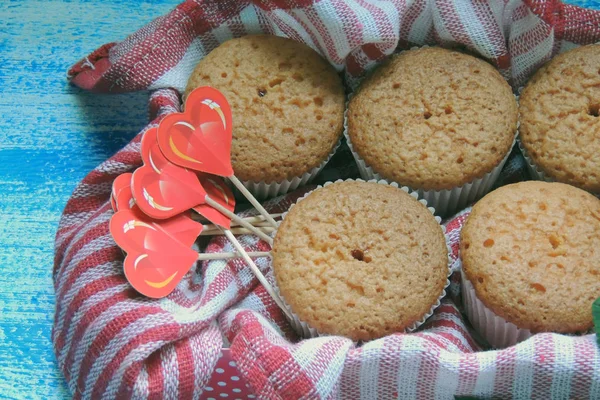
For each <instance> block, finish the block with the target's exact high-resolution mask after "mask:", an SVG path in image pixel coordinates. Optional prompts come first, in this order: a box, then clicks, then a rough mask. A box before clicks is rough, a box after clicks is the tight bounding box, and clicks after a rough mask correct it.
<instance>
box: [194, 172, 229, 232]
mask: <svg viewBox="0 0 600 400" xmlns="http://www.w3.org/2000/svg"><path fill="white" fill-rule="evenodd" d="M199 179H200V183H201V184H202V187H204V190H206V194H207V195H208V197H210V198H211V199H212V200H214V201H216V202H217V203H219V204H221V205H222V206H223V207H225V208H227V209H228V210H229V211H231V212H233V210H234V209H235V198H234V196H233V192H232V191H231V189H230V188H229V186H227V184H226V183H225V181H224V180H223V179H222V178H219V177H217V176H214V175H213V176H211V175H204V174H203V175H200V176H199ZM194 211H196V212H197V213H198V214H200V215H202V216H203V217H204V218H206V219H207V220H209V221H210V222H212V223H213V224H215V225H219V226H221V227H223V228H225V229H229V228H231V218H229V217H227V216H226V215H223V214H221V213H220V212H219V211H217V210H216V209H214V208H212V207H211V206H209V205H208V204H200V205H198V206H196V207H194Z"/></svg>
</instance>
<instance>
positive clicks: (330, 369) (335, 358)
mask: <svg viewBox="0 0 600 400" xmlns="http://www.w3.org/2000/svg"><path fill="white" fill-rule="evenodd" d="M340 342H345V343H341V345H340ZM351 346H352V342H351V341H350V340H348V339H339V338H337V339H330V341H329V342H328V344H327V346H326V347H327V348H329V347H332V349H331V350H328V349H324V351H323V352H322V353H325V354H321V355H320V356H319V361H320V363H322V364H325V370H324V371H323V373H322V374H321V377H320V378H319V379H318V381H317V385H316V388H317V393H318V394H319V398H321V399H328V398H330V396H332V394H333V391H334V390H335V389H336V388H337V385H338V382H339V381H340V376H341V375H342V371H343V370H344V362H345V361H346V357H347V356H348V351H349V350H350V347H351Z"/></svg>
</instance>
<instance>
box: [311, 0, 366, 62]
mask: <svg viewBox="0 0 600 400" xmlns="http://www.w3.org/2000/svg"><path fill="white" fill-rule="evenodd" d="M312 9H313V11H314V13H315V14H317V16H318V17H319V20H320V21H322V26H323V27H324V29H326V30H327V37H329V38H330V39H331V41H332V42H333V46H334V49H335V50H334V54H332V55H331V57H329V59H330V61H333V62H334V63H335V64H336V65H339V66H342V65H343V64H344V59H345V58H346V56H347V55H348V54H349V53H350V44H349V43H348V37H347V35H346V32H345V31H344V26H343V25H342V24H336V23H333V22H334V21H335V20H336V19H337V18H339V17H340V16H339V15H338V14H337V13H336V10H335V8H333V7H332V6H331V4H327V2H321V3H315V5H314V7H313V8H312ZM354 11H355V12H356V10H354ZM304 15H305V16H306V12H305V13H304ZM317 32H318V31H317ZM319 37H320V38H323V35H321V34H319ZM323 42H324V43H325V41H324V38H323ZM324 48H326V47H324Z"/></svg>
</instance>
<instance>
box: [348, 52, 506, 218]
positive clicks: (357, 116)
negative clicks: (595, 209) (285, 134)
mask: <svg viewBox="0 0 600 400" xmlns="http://www.w3.org/2000/svg"><path fill="white" fill-rule="evenodd" d="M517 119H518V112H517V103H516V100H515V97H514V95H513V93H512V90H511V88H510V86H509V85H508V83H506V81H505V80H504V78H502V76H501V75H500V73H498V71H497V70H496V69H494V67H492V66H491V65H490V64H488V63H486V62H485V61H483V60H480V59H478V58H475V57H472V56H469V55H466V54H463V53H459V52H456V51H450V50H446V49H442V48H434V47H428V48H421V49H416V50H410V51H405V52H402V53H400V54H398V55H395V56H393V57H392V58H391V59H390V60H388V61H387V62H385V63H384V64H383V65H382V66H381V67H379V68H378V69H377V70H375V72H374V73H373V74H372V75H371V76H369V77H368V78H366V79H365V81H364V82H363V83H362V84H361V86H360V88H359V89H358V92H357V93H356V95H355V96H353V98H352V99H351V101H350V105H349V108H348V127H347V138H348V141H349V143H350V145H351V148H352V151H353V153H354V156H355V159H356V161H357V163H358V166H359V170H360V171H361V175H362V177H363V178H364V179H372V178H377V179H380V178H381V179H385V180H388V181H394V182H398V183H399V184H401V185H406V186H408V187H410V188H411V189H413V190H417V191H418V193H419V195H420V196H422V197H424V198H425V199H426V200H427V202H428V204H429V205H431V206H432V207H434V208H435V209H436V211H438V212H439V213H440V214H442V215H447V214H449V213H451V212H453V211H456V210H458V209H460V208H463V207H464V206H466V205H467V204H468V203H469V202H472V201H474V200H475V199H476V198H478V197H480V196H482V195H483V194H485V193H486V192H487V191H489V190H490V188H491V186H492V184H493V183H494V181H495V179H496V178H497V176H498V174H499V173H500V171H501V169H502V166H503V165H504V162H505V161H506V158H507V157H508V154H509V153H510V150H511V148H512V145H513V143H514V137H515V133H516V129H517Z"/></svg>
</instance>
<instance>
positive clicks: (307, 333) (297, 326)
mask: <svg viewBox="0 0 600 400" xmlns="http://www.w3.org/2000/svg"><path fill="white" fill-rule="evenodd" d="M348 181H356V182H365V181H364V180H362V179H346V180H343V179H338V180H337V181H335V182H327V183H325V184H324V185H319V186H317V187H316V188H315V189H313V190H311V191H310V192H308V193H306V194H305V195H304V196H302V197H300V198H299V199H298V200H297V201H296V203H295V204H293V205H292V206H291V207H290V208H289V209H288V211H286V212H285V213H284V214H283V215H282V216H281V220H282V221H283V220H284V219H285V217H286V216H287V214H288V213H289V212H290V210H291V209H292V208H293V207H294V206H295V205H296V204H298V203H299V202H301V201H302V200H304V199H305V198H306V197H307V196H308V195H310V194H311V193H312V192H313V191H314V190H317V189H320V188H322V187H325V186H329V185H331V184H332V183H338V182H348ZM367 182H369V183H378V184H380V185H388V186H393V187H395V188H399V189H401V190H403V191H405V192H406V193H408V194H409V195H411V196H412V197H414V198H415V199H417V200H418V201H419V202H420V203H421V204H423V205H424V206H425V207H426V208H427V209H428V210H429V212H431V214H432V215H434V218H435V220H436V221H437V223H438V224H440V227H441V229H442V231H443V232H444V237H446V229H445V228H444V226H443V225H442V224H441V222H442V220H441V218H440V217H438V216H435V209H433V208H432V207H428V205H427V201H426V200H424V199H420V198H419V196H418V194H417V193H416V192H414V191H412V190H410V189H409V188H408V187H406V186H402V187H400V186H399V185H398V184H397V183H395V182H392V183H389V182H386V181H384V180H375V179H372V180H369V181H367ZM276 234H277V232H274V233H273V236H275V235H276ZM446 246H447V248H448V276H447V278H446V284H445V285H444V288H443V290H442V293H441V294H440V296H439V297H438V299H437V300H436V302H435V303H434V304H433V305H432V306H431V309H430V310H429V312H427V313H426V314H425V315H424V316H423V317H422V318H421V319H420V320H419V321H416V322H415V323H413V324H412V325H411V326H410V327H408V328H406V329H405V332H412V331H414V330H416V329H418V328H419V327H420V326H421V325H423V324H424V323H425V321H427V319H428V318H429V317H431V316H432V315H433V313H434V311H435V310H436V309H437V308H438V307H439V306H440V304H441V301H442V299H443V298H444V297H445V296H446V289H447V288H448V286H449V285H450V275H451V274H452V270H451V262H450V254H451V249H450V246H449V245H448V238H447V237H446ZM274 290H275V291H276V292H277V294H278V295H279V297H280V298H281V300H282V301H283V303H284V304H285V306H286V308H287V309H288V311H289V312H290V313H291V314H292V316H293V318H292V319H291V320H290V324H291V325H292V327H293V328H294V330H295V331H296V333H298V334H299V335H300V336H301V337H303V338H314V337H319V336H329V335H326V334H322V333H320V332H318V331H317V330H316V329H315V328H313V327H311V326H310V325H309V324H308V323H306V322H304V321H302V320H301V319H300V318H299V317H298V315H297V314H296V313H294V311H293V310H292V308H291V307H290V305H289V304H288V303H287V302H286V301H285V298H284V297H283V296H282V295H281V292H280V291H279V288H278V287H277V279H275V286H274Z"/></svg>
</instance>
